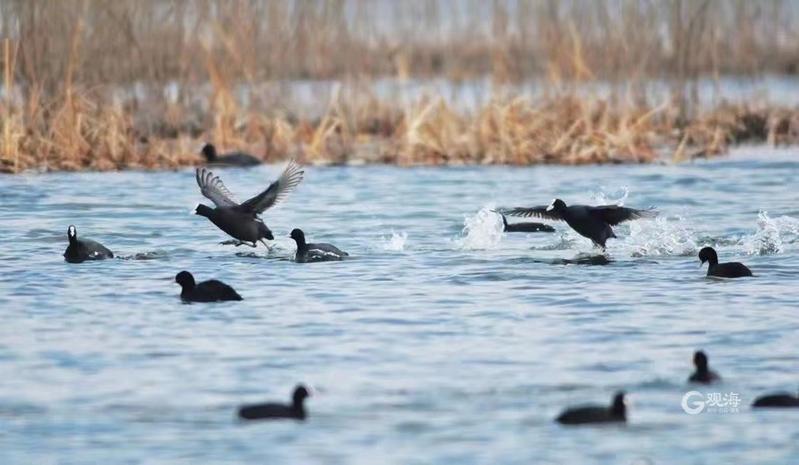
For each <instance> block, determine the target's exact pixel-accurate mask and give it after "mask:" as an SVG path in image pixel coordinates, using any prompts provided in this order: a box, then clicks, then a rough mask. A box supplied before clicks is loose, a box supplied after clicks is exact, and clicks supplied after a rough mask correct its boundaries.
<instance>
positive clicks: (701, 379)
mask: <svg viewBox="0 0 799 465" xmlns="http://www.w3.org/2000/svg"><path fill="white" fill-rule="evenodd" d="M694 367H696V371H694V372H693V373H692V374H691V376H690V377H689V378H688V381H690V382H692V383H701V384H710V383H715V382H716V381H720V380H721V376H719V374H718V373H716V372H715V371H713V370H711V369H710V367H709V366H708V362H707V355H706V354H705V353H704V352H702V351H701V350H698V351H696V352H694Z"/></svg>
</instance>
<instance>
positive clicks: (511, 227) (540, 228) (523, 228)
mask: <svg viewBox="0 0 799 465" xmlns="http://www.w3.org/2000/svg"><path fill="white" fill-rule="evenodd" d="M500 216H501V217H502V226H503V230H504V231H505V232H555V228H553V227H552V226H550V225H548V224H544V223H513V224H510V223H508V219H507V218H505V215H500Z"/></svg>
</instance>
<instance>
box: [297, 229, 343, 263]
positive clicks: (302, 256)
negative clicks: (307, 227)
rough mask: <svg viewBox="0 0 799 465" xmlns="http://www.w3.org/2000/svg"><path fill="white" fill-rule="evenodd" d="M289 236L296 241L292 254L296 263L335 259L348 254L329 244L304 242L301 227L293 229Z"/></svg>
mask: <svg viewBox="0 0 799 465" xmlns="http://www.w3.org/2000/svg"><path fill="white" fill-rule="evenodd" d="M291 238H292V239H294V242H296V243H297V253H296V254H295V255H294V260H295V261H296V262H297V263H311V262H329V261H337V260H341V259H343V258H344V257H347V256H349V254H348V253H347V252H344V251H343V250H341V249H339V248H338V247H336V246H334V245H331V244H325V243H318V244H309V243H307V242H305V233H303V232H302V230H301V229H297V228H295V229H293V230H292V231H291Z"/></svg>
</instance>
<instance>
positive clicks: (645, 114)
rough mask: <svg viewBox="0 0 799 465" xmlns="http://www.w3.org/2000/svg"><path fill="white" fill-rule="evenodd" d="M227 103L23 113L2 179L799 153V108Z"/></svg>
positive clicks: (76, 101)
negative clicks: (220, 167)
mask: <svg viewBox="0 0 799 465" xmlns="http://www.w3.org/2000/svg"><path fill="white" fill-rule="evenodd" d="M227 103H228V105H221V104H219V103H218V102H216V101H212V102H211V103H210V104H209V106H208V108H207V109H206V110H204V111H201V112H199V113H191V112H188V111H186V110H185V109H182V108H172V111H171V112H170V111H168V110H169V109H168V108H165V112H164V113H161V114H160V116H155V117H154V116H151V115H153V114H156V115H157V114H158V113H157V112H156V111H154V109H153V108H155V109H158V106H157V105H167V106H168V104H164V103H163V102H152V107H149V106H146V105H143V104H140V105H136V107H145V108H147V113H149V115H145V114H143V113H144V112H143V111H137V110H136V108H135V107H121V106H119V105H111V104H106V103H104V102H103V101H91V100H89V99H88V98H85V97H84V98H81V97H80V96H73V95H71V94H67V95H66V96H62V97H60V99H59V100H57V101H53V102H50V107H49V108H56V111H50V112H45V111H40V112H39V113H38V114H36V113H33V116H36V118H31V112H30V106H19V105H15V106H12V107H11V108H10V109H11V112H10V114H9V117H8V118H6V119H5V120H4V121H5V124H4V127H3V129H4V131H3V134H2V140H1V141H0V148H1V149H2V152H1V153H0V172H4V173H21V172H29V171H31V170H33V171H40V172H41V171H124V170H137V169H140V170H147V171H155V170H170V169H177V168H182V167H188V166H196V165H199V164H203V163H204V161H205V160H204V159H203V158H202V156H201V155H200V153H199V151H200V148H201V147H202V145H203V144H204V143H205V142H212V143H214V144H216V145H217V147H218V150H219V151H220V153H226V152H231V151H243V152H247V153H251V154H253V155H254V156H256V157H257V158H259V159H261V160H263V161H264V162H265V163H271V162H281V161H285V160H288V159H296V160H298V161H299V162H300V163H303V164H307V165H364V164H370V165H371V164H385V165H397V166H462V165H514V166H531V165H551V164H555V165H585V164H621V163H633V164H637V163H660V162H669V161H674V162H680V161H686V160H691V159H695V158H705V157H713V156H719V155H723V154H725V153H727V151H728V150H729V148H730V147H732V146H736V145H739V144H767V145H771V146H784V145H796V144H799V108H793V107H789V106H782V105H777V104H772V103H761V102H757V101H750V102H742V103H724V102H722V103H720V104H717V105H715V106H712V107H708V108H706V109H703V110H694V111H692V112H691V111H688V110H686V106H685V104H682V105H680V104H677V103H674V102H673V101H666V102H663V103H660V104H658V105H654V104H651V103H649V102H647V101H639V102H637V103H634V104H631V103H629V99H626V100H625V99H621V98H588V97H585V96H579V97H578V96H575V95H573V94H565V95H560V96H555V97H543V98H538V99H527V98H515V99H504V100H493V101H491V102H489V103H487V104H485V105H483V106H481V107H479V108H478V109H477V110H475V111H463V110H460V111H459V110H456V109H454V108H453V107H452V106H451V105H449V104H447V102H446V101H445V100H444V99H443V98H442V97H434V98H423V99H420V100H418V101H416V102H414V103H412V104H410V105H405V106H403V105H401V104H399V103H397V102H386V101H381V100H377V99H375V98H373V97H368V96H367V97H366V98H363V99H359V100H357V101H356V100H355V99H349V100H347V101H343V99H338V100H334V101H332V102H331V103H330V104H329V105H328V106H327V108H326V110H325V112H324V116H323V117H321V118H318V119H314V120H308V119H298V118H296V117H292V116H291V115H288V116H283V115H269V114H267V113H263V112H260V111H257V110H253V109H243V108H239V107H238V106H236V105H235V104H231V102H229V101H228V102H227ZM7 109H8V107H7ZM691 113H693V114H691Z"/></svg>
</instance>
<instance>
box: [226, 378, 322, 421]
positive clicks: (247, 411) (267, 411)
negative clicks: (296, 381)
mask: <svg viewBox="0 0 799 465" xmlns="http://www.w3.org/2000/svg"><path fill="white" fill-rule="evenodd" d="M310 395H311V394H310V393H309V392H308V389H306V388H305V386H303V385H298V386H297V387H295V388H294V394H293V395H292V401H291V404H288V405H286V404H278V403H266V404H252V405H245V406H242V407H240V408H239V418H240V419H242V420H278V419H285V418H288V419H294V420H305V417H306V416H307V414H306V413H305V405H304V402H305V399H306V398H307V397H309V396H310Z"/></svg>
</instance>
